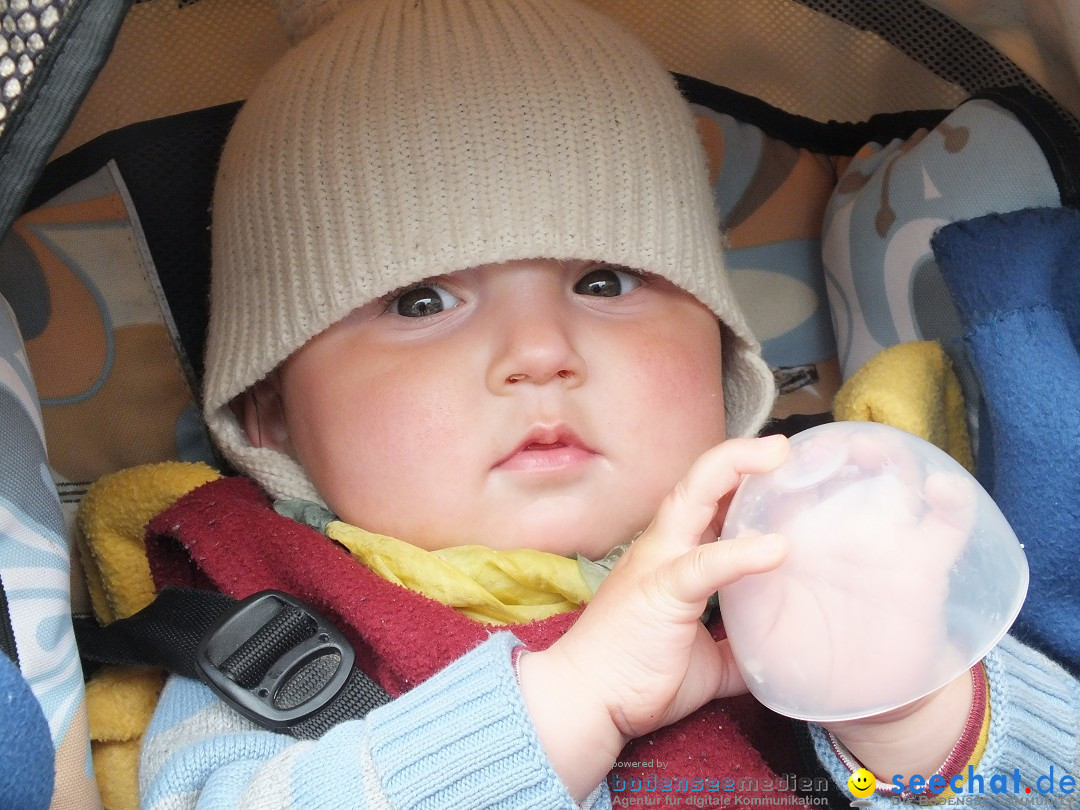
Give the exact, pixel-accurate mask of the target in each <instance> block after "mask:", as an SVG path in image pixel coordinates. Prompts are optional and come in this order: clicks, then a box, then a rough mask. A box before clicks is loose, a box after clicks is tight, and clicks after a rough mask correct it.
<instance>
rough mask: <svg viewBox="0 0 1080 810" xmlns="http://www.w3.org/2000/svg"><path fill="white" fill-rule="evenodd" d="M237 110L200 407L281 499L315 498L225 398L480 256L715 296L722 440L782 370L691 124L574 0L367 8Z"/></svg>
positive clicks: (607, 25)
mask: <svg viewBox="0 0 1080 810" xmlns="http://www.w3.org/2000/svg"><path fill="white" fill-rule="evenodd" d="M342 5H343V8H342V9H341V11H340V13H338V14H337V15H336V16H335V17H334V18H333V19H331V20H330V21H329V22H328V23H326V24H325V25H322V26H321V27H320V28H319V29H318V30H317V31H315V32H314V33H313V34H311V35H310V36H308V37H307V38H306V39H303V40H302V41H300V42H299V43H298V44H297V45H296V46H295V47H293V48H292V49H291V50H290V51H289V52H288V53H287V54H286V55H285V56H284V58H283V59H282V60H281V61H280V62H279V63H278V64H277V65H275V66H274V67H273V68H271V70H270V71H269V72H268V73H267V75H266V76H265V78H264V79H263V80H262V81H261V82H260V83H259V86H258V87H257V88H256V90H255V91H254V92H253V94H252V95H251V97H250V98H249V99H248V101H247V102H246V103H245V105H244V106H243V108H242V109H241V111H240V113H239V114H238V116H237V119H236V122H235V124H234V126H233V129H232V132H231V133H230V135H229V138H228V140H227V142H226V145H225V149H224V152H223V155H222V159H221V164H220V168H219V172H218V178H217V185H216V188H215V194H214V208H213V267H212V287H211V307H210V325H209V334H208V342H207V355H206V379H205V387H204V409H205V414H206V419H207V423H208V424H209V426H210V429H211V431H212V433H213V434H214V437H215V439H216V441H217V442H218V445H219V447H220V448H221V449H222V451H223V452H224V454H225V456H226V457H227V458H228V459H229V460H230V461H231V462H232V463H233V464H234V465H235V466H236V467H237V468H238V469H240V470H242V471H244V472H246V473H247V474H249V475H251V476H252V477H253V478H255V479H256V480H257V481H258V482H259V483H260V484H262V485H263V486H264V487H265V488H266V489H267V490H268V491H269V492H270V493H271V494H272V495H274V496H277V497H301V498H307V499H310V500H316V501H318V500H320V499H319V497H318V494H317V493H316V492H315V490H314V488H313V487H312V485H311V483H310V482H309V481H308V478H307V476H306V475H305V474H304V471H303V470H302V469H301V467H300V466H299V465H298V464H297V463H295V462H294V461H293V460H292V459H291V458H289V457H288V456H287V455H286V454H284V453H281V452H278V451H276V450H271V449H267V448H256V447H253V446H252V445H251V443H250V442H249V441H248V439H247V437H246V435H245V434H244V431H243V429H242V427H241V425H240V423H239V422H238V421H237V419H236V417H235V415H234V413H233V411H232V409H231V408H230V407H229V403H230V401H231V400H232V399H233V398H234V397H236V396H237V395H238V394H240V393H242V392H244V391H245V390H247V389H248V388H250V387H251V386H252V385H254V384H255V383H256V382H257V381H258V380H260V379H261V378H262V377H264V376H265V375H266V374H268V373H269V372H270V371H272V370H273V369H274V368H275V367H276V366H277V365H278V364H279V363H281V362H282V361H283V360H285V358H287V357H288V356H289V355H290V354H291V353H292V352H293V351H295V350H296V349H298V348H300V346H302V345H303V344H304V343H305V342H306V341H307V340H308V339H310V338H311V337H313V336H315V335H316V334H318V333H319V332H321V331H323V330H324V329H326V328H327V327H328V326H330V325H332V324H333V323H335V322H336V321H338V320H340V319H341V318H343V317H344V316H345V315H347V314H348V313H349V312H350V311H351V310H353V309H354V308H356V307H358V306H361V305H362V304H365V303H367V302H368V301H371V300H373V299H375V298H378V297H380V296H383V295H385V294H387V293H389V292H391V291H393V290H395V289H398V288H400V287H402V286H405V285H408V284H412V283H416V282H418V281H421V280H422V279H425V278H428V277H431V276H437V275H441V274H444V273H450V272H454V271H457V270H462V269H465V268H469V267H475V266H477V265H481V264H491V263H500V262H506V261H511V260H515V259H531V258H550V259H583V260H590V261H605V262H610V263H612V264H616V265H623V266H627V267H633V268H636V269H640V270H644V271H648V272H651V273H656V274H658V275H661V276H663V277H665V278H667V279H669V280H670V281H672V282H673V283H675V284H676V285H678V286H679V287H681V288H683V289H684V290H687V291H688V292H690V293H691V294H693V295H694V296H696V297H697V298H698V299H699V300H701V301H702V302H704V303H705V304H706V305H707V306H709V307H710V308H711V309H712V310H713V311H714V312H715V313H716V314H717V316H718V317H719V319H720V320H721V321H722V322H723V323H724V324H726V325H727V327H728V328H729V329H730V331H731V333H732V335H731V337H730V339H728V340H727V341H726V343H725V357H724V362H725V364H726V367H725V371H724V381H725V390H724V394H725V403H726V409H727V427H728V435H729V436H738V435H749V434H752V433H754V432H755V431H756V430H757V429H758V428H759V427H760V425H761V423H762V422H763V421H764V419H765V417H766V416H767V414H768V411H769V408H770V407H771V404H772V401H773V396H774V386H773V380H772V375H771V374H770V372H769V369H768V367H767V366H766V365H765V363H764V362H763V361H762V359H761V357H760V354H759V346H758V344H757V342H756V341H755V340H754V338H753V336H752V335H751V333H750V330H749V328H748V327H747V324H746V321H745V319H744V317H743V315H742V313H741V312H740V311H739V309H738V307H737V305H736V303H735V300H734V297H733V294H732V291H731V287H730V284H729V282H728V278H727V275H726V271H725V269H724V263H723V255H722V251H721V242H720V233H719V226H718V218H717V215H716V210H715V207H714V202H713V198H712V192H711V189H710V187H709V183H708V179H707V172H706V163H705V156H704V151H703V149H702V146H701V144H700V141H699V139H698V136H697V130H696V127H695V125H694V121H693V116H692V114H691V112H690V108H689V106H688V105H687V104H686V102H685V100H684V99H683V98H682V96H681V95H680V93H679V92H678V89H677V88H676V86H675V83H674V81H673V80H672V78H671V76H670V75H669V74H668V73H667V72H666V71H665V70H664V69H663V68H661V67H660V65H659V64H658V63H657V62H656V60H655V59H654V58H653V57H652V56H651V54H650V53H649V52H648V51H647V50H646V49H645V47H644V46H643V45H642V44H641V43H640V42H638V41H637V40H636V39H635V38H634V37H633V36H632V35H631V34H629V33H628V32H627V31H625V30H623V29H622V28H621V27H620V26H619V25H617V24H616V23H615V22H613V21H612V20H610V19H608V18H607V17H605V16H603V15H601V14H600V13H598V12H597V11H595V10H593V9H591V8H589V7H588V6H585V5H582V4H580V3H578V2H575V0H357V1H356V2H352V3H343V4H342Z"/></svg>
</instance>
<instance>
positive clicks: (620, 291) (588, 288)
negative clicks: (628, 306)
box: [574, 267, 641, 298]
mask: <svg viewBox="0 0 1080 810" xmlns="http://www.w3.org/2000/svg"><path fill="white" fill-rule="evenodd" d="M640 286H641V276H639V275H638V274H637V273H634V272H633V271H631V270H627V269H626V268H622V267H597V268H595V269H593V270H590V271H589V272H588V273H586V274H585V275H584V276H582V277H581V279H580V280H579V281H578V283H577V284H575V285H574V292H576V293H577V294H578V295H596V296H600V297H601V298H614V297H615V296H617V295H625V294H626V293H628V292H630V291H631V290H633V289H635V288H636V287H640Z"/></svg>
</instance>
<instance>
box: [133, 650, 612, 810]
mask: <svg viewBox="0 0 1080 810" xmlns="http://www.w3.org/2000/svg"><path fill="white" fill-rule="evenodd" d="M518 643H519V642H518V641H517V639H516V638H514V636H513V635H511V634H509V633H500V634H497V635H494V636H492V637H491V638H490V639H489V640H488V641H486V642H484V644H482V645H480V646H479V647H477V648H476V649H475V650H473V651H472V652H470V653H469V654H467V655H465V656H463V657H462V658H460V659H458V660H457V661H455V662H454V663H453V664H451V665H450V666H449V667H447V668H446V669H444V670H443V671H442V672H440V673H438V674H437V675H435V676H434V677H432V678H431V679H429V680H428V681H426V682H425V683H423V684H421V685H419V686H417V687H416V688H415V689H413V690H412V691H410V692H408V693H406V694H404V695H402V696H401V697H399V698H397V699H396V700H393V701H391V702H390V703H389V704H387V705H385V706H382V707H380V708H378V709H376V710H374V711H373V712H371V713H370V714H369V715H368V716H367V717H366V718H364V719H363V720H351V721H348V722H345V723H342V724H340V725H338V726H336V727H335V728H333V729H331V730H330V731H329V732H328V733H327V734H325V735H323V736H322V737H321V738H320V739H318V740H315V741H299V740H295V739H293V738H292V737H287V736H284V735H281V734H275V733H273V732H270V731H267V730H265V729H262V728H260V727H259V726H256V725H255V724H253V723H251V722H250V721H248V720H247V719H246V718H244V717H242V716H240V715H239V714H237V713H236V712H234V711H233V710H232V709H230V708H229V707H228V706H226V705H225V704H224V703H223V702H221V701H220V700H218V699H217V697H216V696H215V695H214V694H213V693H212V692H211V691H210V690H209V689H208V688H207V687H206V686H204V685H203V684H201V683H199V682H197V681H193V680H190V679H187V678H182V677H178V676H174V677H172V678H171V679H170V680H169V682H168V684H167V685H166V687H165V690H164V692H163V693H162V696H161V700H160V702H159V704H158V708H157V711H156V713H155V715H154V718H153V721H152V722H151V724H150V727H149V728H148V729H147V733H146V739H145V742H144V744H143V751H142V759H141V763H140V774H139V778H140V785H139V788H140V796H141V803H142V807H144V808H150V809H152V810H165V808H169V810H172V808H177V809H179V808H193V807H199V808H244V807H259V808H270V807H279V808H292V807H295V808H305V809H306V808H322V807H326V808H331V807H332V808H338V807H356V808H406V807H408V808H411V807H417V808H420V807H431V808H434V807H479V806H487V807H504V808H510V807H525V806H528V807H536V808H545V807H547V808H566V807H574V806H575V804H574V801H573V799H572V798H571V797H570V795H569V793H567V791H566V788H565V787H564V786H563V784H562V782H561V781H560V780H559V778H558V777H557V776H556V774H555V772H554V770H553V769H552V767H551V763H550V762H549V761H548V759H547V757H546V755H545V754H544V751H543V748H542V747H541V744H540V741H539V739H538V738H537V736H536V731H535V728H534V727H533V724H532V721H531V719H530V718H529V715H528V712H527V711H526V709H525V703H524V700H523V698H522V695H521V690H520V689H519V687H518V684H517V678H516V675H515V672H514V668H513V664H512V661H511V652H512V650H513V649H514V647H515V646H517V645H518ZM583 806H584V807H586V808H589V810H594V809H595V810H601V809H602V808H607V807H610V797H609V794H608V791H607V788H606V786H605V785H603V784H601V785H600V786H599V787H598V788H597V790H595V791H594V792H593V793H592V794H591V795H590V796H589V798H588V799H587V801H586V802H585V804H584V805H583Z"/></svg>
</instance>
